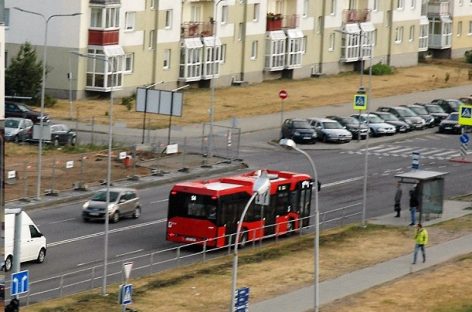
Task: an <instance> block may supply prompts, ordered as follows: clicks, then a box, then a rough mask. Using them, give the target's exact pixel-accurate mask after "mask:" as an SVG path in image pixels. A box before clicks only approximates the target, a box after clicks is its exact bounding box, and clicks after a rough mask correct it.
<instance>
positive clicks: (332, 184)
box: [321, 176, 364, 188]
mask: <svg viewBox="0 0 472 312" xmlns="http://www.w3.org/2000/svg"><path fill="white" fill-rule="evenodd" d="M361 179H364V176H361V177H355V178H350V179H346V180H340V181H335V182H331V183H326V184H322V185H321V187H322V188H324V187H331V186H335V185H340V184H345V183H349V182H354V181H359V180H361Z"/></svg>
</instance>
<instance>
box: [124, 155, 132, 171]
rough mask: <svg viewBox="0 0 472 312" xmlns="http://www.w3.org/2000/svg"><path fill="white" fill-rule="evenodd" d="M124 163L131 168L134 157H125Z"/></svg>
mask: <svg viewBox="0 0 472 312" xmlns="http://www.w3.org/2000/svg"><path fill="white" fill-rule="evenodd" d="M123 164H124V165H125V168H130V167H131V165H132V164H133V157H131V156H126V157H125V158H123Z"/></svg>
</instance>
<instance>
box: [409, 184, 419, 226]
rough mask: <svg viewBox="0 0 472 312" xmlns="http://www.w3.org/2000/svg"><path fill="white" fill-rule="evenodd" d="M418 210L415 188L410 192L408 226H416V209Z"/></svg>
mask: <svg viewBox="0 0 472 312" xmlns="http://www.w3.org/2000/svg"><path fill="white" fill-rule="evenodd" d="M417 208H418V192H417V189H416V186H415V187H414V188H413V189H411V190H410V215H411V222H410V226H413V225H415V224H416V209H417Z"/></svg>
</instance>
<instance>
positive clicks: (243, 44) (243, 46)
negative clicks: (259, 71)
mask: <svg viewBox="0 0 472 312" xmlns="http://www.w3.org/2000/svg"><path fill="white" fill-rule="evenodd" d="M243 1H244V3H243V5H244V8H243V27H242V28H241V74H240V76H241V77H240V80H241V81H244V72H245V67H246V66H245V65H246V62H245V60H246V26H247V23H246V20H247V0H243Z"/></svg>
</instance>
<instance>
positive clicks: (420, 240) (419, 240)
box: [413, 223, 428, 264]
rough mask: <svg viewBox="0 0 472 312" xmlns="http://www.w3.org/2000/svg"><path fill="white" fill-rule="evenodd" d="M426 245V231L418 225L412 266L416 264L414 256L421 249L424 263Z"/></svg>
mask: <svg viewBox="0 0 472 312" xmlns="http://www.w3.org/2000/svg"><path fill="white" fill-rule="evenodd" d="M427 243H428V231H426V229H425V228H423V226H422V225H421V223H418V225H417V226H416V231H415V252H414V254H413V264H416V254H417V253H418V250H420V249H421V254H422V255H423V263H424V262H425V261H426V252H425V249H424V246H425V245H426V244H427Z"/></svg>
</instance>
